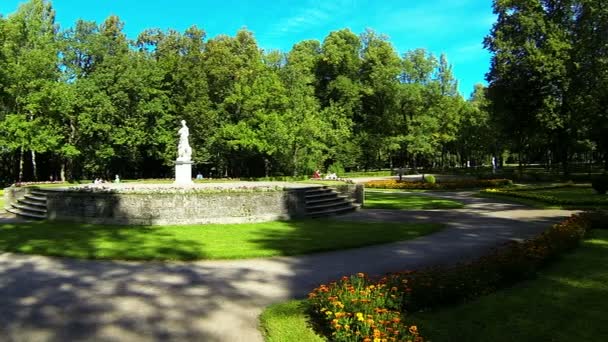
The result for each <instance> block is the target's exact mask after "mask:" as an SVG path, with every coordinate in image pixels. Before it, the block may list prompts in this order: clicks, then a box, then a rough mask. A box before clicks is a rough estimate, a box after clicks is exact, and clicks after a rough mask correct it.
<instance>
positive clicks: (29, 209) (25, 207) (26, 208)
mask: <svg viewBox="0 0 608 342" xmlns="http://www.w3.org/2000/svg"><path fill="white" fill-rule="evenodd" d="M12 207H13V208H16V209H19V210H21V211H25V212H31V213H34V214H44V215H46V207H44V208H39V207H34V206H29V205H22V204H19V203H13V204H12Z"/></svg>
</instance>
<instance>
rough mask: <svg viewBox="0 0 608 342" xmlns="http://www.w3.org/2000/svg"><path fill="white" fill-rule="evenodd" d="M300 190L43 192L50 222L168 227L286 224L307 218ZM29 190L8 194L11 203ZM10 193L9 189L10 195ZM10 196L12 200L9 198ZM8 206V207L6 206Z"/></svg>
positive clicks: (354, 191) (356, 196)
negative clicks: (261, 223) (276, 221)
mask: <svg viewBox="0 0 608 342" xmlns="http://www.w3.org/2000/svg"><path fill="white" fill-rule="evenodd" d="M315 187H318V186H315V185H310V186H302V185H299V186H298V187H296V188H285V189H282V190H265V191H255V190H248V191H240V190H239V189H232V190H229V191H220V192H201V191H191V192H189V191H181V192H180V191H177V192H159V193H155V192H147V193H146V192H143V193H141V192H136V191H135V192H128V191H127V192H120V191H95V190H94V189H93V190H91V191H83V190H82V189H69V188H42V189H39V190H42V191H44V192H45V193H46V198H47V218H48V219H49V220H53V221H70V222H82V223H97V224H120V225H168V224H207V223H244V222H261V221H273V220H286V219H294V218H301V217H304V216H306V190H309V189H312V188H315ZM332 188H334V189H335V190H336V191H337V192H339V193H340V194H341V195H343V196H346V197H348V198H351V199H353V200H354V202H355V203H363V186H362V185H354V184H349V185H344V186H338V187H334V186H332ZM30 189H31V188H12V191H5V197H7V200H8V201H9V202H12V201H15V200H16V199H17V197H19V196H20V195H22V194H23V193H26V192H28V191H29V190H30ZM7 190H8V189H7ZM6 194H10V198H9V196H7V195H6ZM7 203H8V202H7Z"/></svg>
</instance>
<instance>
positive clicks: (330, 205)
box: [306, 186, 361, 217]
mask: <svg viewBox="0 0 608 342" xmlns="http://www.w3.org/2000/svg"><path fill="white" fill-rule="evenodd" d="M360 207H361V205H360V204H356V203H354V200H351V199H347V198H346V197H344V196H340V195H339V194H338V193H337V192H336V191H335V190H334V189H332V188H330V187H326V186H324V187H320V188H315V189H310V190H306V216H308V217H324V216H331V215H338V214H344V213H348V212H351V211H355V210H357V209H359V208H360Z"/></svg>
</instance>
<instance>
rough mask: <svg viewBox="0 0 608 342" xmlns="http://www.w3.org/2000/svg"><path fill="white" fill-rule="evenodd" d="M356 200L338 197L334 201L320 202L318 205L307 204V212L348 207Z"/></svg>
mask: <svg viewBox="0 0 608 342" xmlns="http://www.w3.org/2000/svg"><path fill="white" fill-rule="evenodd" d="M353 201H354V200H351V199H347V198H344V197H338V198H335V199H334V200H333V201H323V202H318V203H308V202H307V203H306V210H308V211H313V210H319V209H323V208H331V207H336V206H340V205H348V204H352V203H353Z"/></svg>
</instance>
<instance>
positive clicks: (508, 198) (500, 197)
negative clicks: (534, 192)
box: [475, 192, 565, 209]
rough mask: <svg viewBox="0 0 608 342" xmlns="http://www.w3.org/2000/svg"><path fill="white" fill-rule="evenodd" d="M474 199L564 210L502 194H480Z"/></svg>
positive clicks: (555, 206) (555, 205) (554, 205)
mask: <svg viewBox="0 0 608 342" xmlns="http://www.w3.org/2000/svg"><path fill="white" fill-rule="evenodd" d="M475 197H482V198H494V199H498V200H504V201H507V202H513V203H518V204H523V205H527V206H529V207H533V208H538V209H565V208H564V206H562V205H557V204H549V203H545V202H541V201H537V200H532V199H527V198H518V197H513V196H509V195H507V194H503V193H488V192H480V193H478V194H475Z"/></svg>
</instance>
